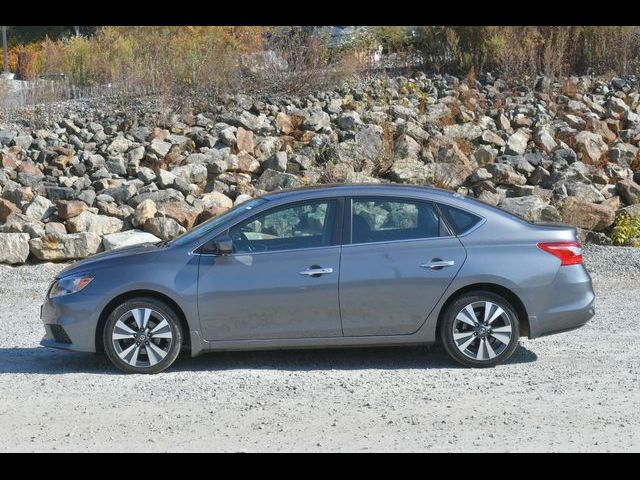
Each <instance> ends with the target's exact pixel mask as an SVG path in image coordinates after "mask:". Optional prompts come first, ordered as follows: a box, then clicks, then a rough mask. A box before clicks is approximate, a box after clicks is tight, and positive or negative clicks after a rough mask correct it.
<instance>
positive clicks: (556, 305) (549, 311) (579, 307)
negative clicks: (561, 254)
mask: <svg viewBox="0 0 640 480" xmlns="http://www.w3.org/2000/svg"><path fill="white" fill-rule="evenodd" d="M594 302H595V294H594V292H593V285H592V283H591V277H589V274H588V273H587V271H586V269H585V268H584V267H583V266H582V265H571V266H566V267H560V270H559V272H558V275H557V276H556V279H555V281H554V282H553V283H552V285H551V287H550V288H549V289H547V291H546V293H545V294H544V295H543V298H540V299H538V301H537V302H536V303H537V305H538V306H542V308H538V309H528V311H530V312H531V313H534V312H535V315H531V316H529V338H537V337H543V336H545V335H551V334H554V333H561V332H566V331H569V330H574V329H576V328H579V327H581V326H583V325H584V324H585V323H587V322H588V321H589V320H590V319H591V318H592V317H593V316H594V315H595V305H594Z"/></svg>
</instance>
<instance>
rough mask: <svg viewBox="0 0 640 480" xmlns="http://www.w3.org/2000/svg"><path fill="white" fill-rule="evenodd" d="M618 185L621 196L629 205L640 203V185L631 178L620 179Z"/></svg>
mask: <svg viewBox="0 0 640 480" xmlns="http://www.w3.org/2000/svg"><path fill="white" fill-rule="evenodd" d="M616 187H617V189H618V192H619V193H620V196H621V197H622V199H623V200H624V201H625V203H626V204H627V205H633V204H635V203H640V185H638V184H637V183H636V182H634V181H633V180H632V179H631V178H625V179H624V180H620V181H619V182H618V183H617V184H616Z"/></svg>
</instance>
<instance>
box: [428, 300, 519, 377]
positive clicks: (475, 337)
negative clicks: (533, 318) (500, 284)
mask: <svg viewBox="0 0 640 480" xmlns="http://www.w3.org/2000/svg"><path fill="white" fill-rule="evenodd" d="M518 338H519V327H518V316H517V314H516V312H515V309H514V308H513V306H512V305H511V304H510V303H509V302H508V301H507V300H506V299H504V298H503V297H501V296H499V295H497V294H495V293H492V292H473V293H469V294H465V295H463V296H461V297H460V298H457V299H456V300H455V301H454V302H452V303H451V304H450V305H449V306H448V308H447V309H446V311H445V313H444V316H443V318H442V323H441V325H440V341H441V342H442V344H443V346H444V348H445V350H446V351H447V353H448V354H449V355H450V356H451V358H453V359H454V360H456V361H457V362H459V363H461V364H462V365H465V366H468V367H492V366H494V365H497V364H499V363H502V362H504V361H505V360H507V359H508V358H509V357H510V356H511V354H513V351H514V350H515V349H516V347H517V345H518Z"/></svg>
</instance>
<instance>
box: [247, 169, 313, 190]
mask: <svg viewBox="0 0 640 480" xmlns="http://www.w3.org/2000/svg"><path fill="white" fill-rule="evenodd" d="M300 186H302V181H301V180H300V179H299V178H298V177H296V176H295V175H292V174H290V173H284V172H277V171H275V170H272V169H270V168H269V169H267V170H265V171H264V172H263V173H262V175H260V178H259V179H258V182H257V183H256V188H258V189H260V190H266V191H268V192H269V191H271V190H277V189H282V188H295V187H300Z"/></svg>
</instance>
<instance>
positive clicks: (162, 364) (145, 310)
mask: <svg viewBox="0 0 640 480" xmlns="http://www.w3.org/2000/svg"><path fill="white" fill-rule="evenodd" d="M103 345H104V350H105V353H106V355H107V357H108V358H109V360H110V361H111V363H113V364H114V365H115V366H116V367H117V368H119V369H120V370H122V371H124V372H126V373H158V372H161V371H163V370H165V369H166V368H168V367H169V366H170V365H171V364H172V363H173V362H174V361H175V359H176V358H177V357H178V354H179V353H180V348H181V345H182V329H181V327H180V321H179V320H178V318H177V316H176V314H175V312H174V311H173V310H172V309H171V308H169V307H168V306H167V305H166V304H164V303H163V302H161V301H159V300H156V299H154V298H134V299H131V300H127V301H126V302H124V303H123V304H121V305H120V306H118V307H117V308H116V309H115V310H113V312H111V314H110V315H109V317H108V319H107V322H106V324H105V328H104V331H103Z"/></svg>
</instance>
